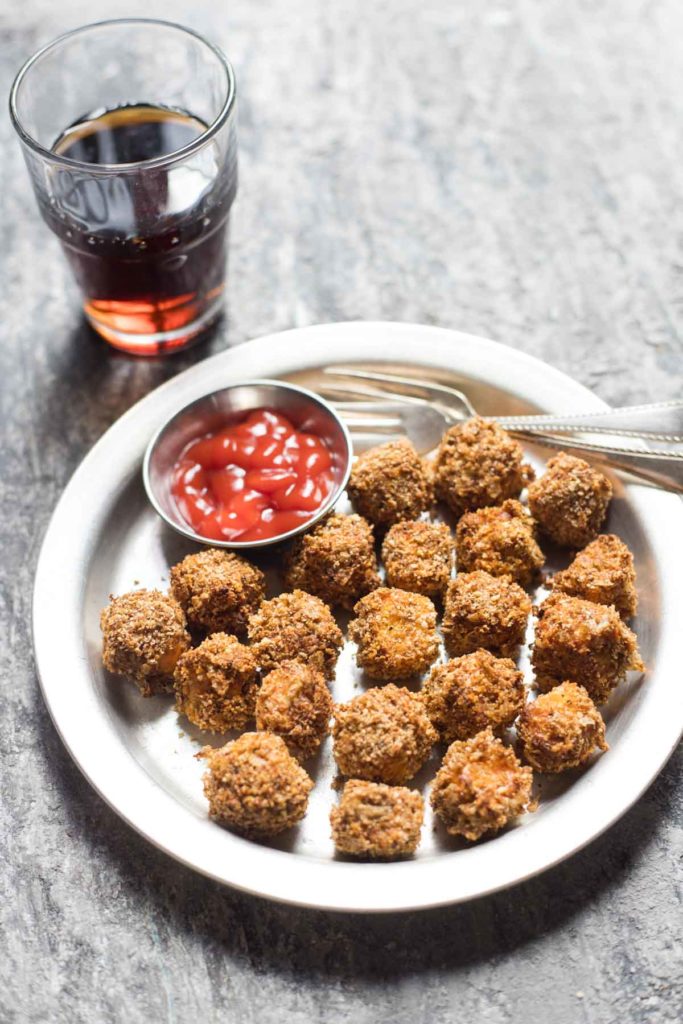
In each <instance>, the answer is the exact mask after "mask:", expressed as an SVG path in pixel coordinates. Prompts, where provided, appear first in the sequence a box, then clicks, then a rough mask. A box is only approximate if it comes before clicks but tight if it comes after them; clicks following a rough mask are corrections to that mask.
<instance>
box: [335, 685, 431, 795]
mask: <svg viewBox="0 0 683 1024" xmlns="http://www.w3.org/2000/svg"><path fill="white" fill-rule="evenodd" d="M332 736H333V738H334V747H333V753H334V758H335V761H336V762H337V766H338V768H339V771H340V773H341V774H342V775H346V776H350V777H352V778H357V779H367V780H369V781H370V782H385V783H387V784H388V785H400V784H402V783H404V782H408V780H409V779H412V777H413V775H415V774H416V773H417V772H418V771H419V770H420V768H421V767H422V765H423V764H424V763H425V761H426V760H427V758H428V757H429V753H430V751H431V749H432V746H433V745H434V743H435V742H436V739H437V735H436V732H435V730H434V727H433V726H432V723H431V722H430V721H429V718H428V717H427V713H426V711H425V709H424V706H423V704H422V700H421V699H420V697H419V695H418V694H415V693H411V691H410V690H407V689H405V688H404V687H399V686H394V684H393V683H389V684H388V685H387V686H383V687H376V688H375V689H372V690H368V691H367V692H366V693H363V694H361V695H360V696H359V697H354V699H353V700H351V701H349V702H348V704H337V706H336V707H335V712H334V724H333V726H332Z"/></svg>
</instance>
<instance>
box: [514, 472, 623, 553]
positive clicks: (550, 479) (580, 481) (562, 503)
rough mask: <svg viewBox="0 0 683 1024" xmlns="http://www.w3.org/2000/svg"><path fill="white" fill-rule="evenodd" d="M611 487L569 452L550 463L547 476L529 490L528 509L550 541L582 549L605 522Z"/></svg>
mask: <svg viewBox="0 0 683 1024" xmlns="http://www.w3.org/2000/svg"><path fill="white" fill-rule="evenodd" d="M611 499H612V484H611V483H610V481H609V480H608V479H607V477H606V476H605V474H604V473H600V472H599V470H597V469H594V468H593V467H592V466H589V465H588V463H587V462H584V460H583V459H577V458H576V456H574V455H568V454H567V452H560V453H559V454H558V455H554V456H553V457H552V459H550V460H549V461H548V464H547V465H546V468H545V473H544V474H543V476H542V477H540V478H539V479H538V480H536V481H535V483H533V484H531V486H530V487H529V508H530V509H531V512H532V514H533V516H534V518H535V519H536V520H537V522H538V524H539V526H540V527H541V529H542V530H543V532H544V533H546V534H547V535H548V536H549V537H550V538H551V540H554V541H555V543H556V544H561V545H563V546H564V547H568V548H582V547H585V545H586V544H588V543H589V542H590V541H592V540H594V539H595V537H596V536H597V535H598V532H599V530H600V528H601V526H602V524H603V523H604V521H605V516H606V515H607V508H608V506H609V503H610V501H611Z"/></svg>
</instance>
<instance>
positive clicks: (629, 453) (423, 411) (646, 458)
mask: <svg viewBox="0 0 683 1024" xmlns="http://www.w3.org/2000/svg"><path fill="white" fill-rule="evenodd" d="M431 386H432V385H430V387H431ZM434 387H436V388H440V387H443V386H440V385H435V386H434ZM318 390H320V391H321V393H322V394H323V395H324V396H325V397H327V398H329V399H331V400H332V401H333V402H334V405H335V408H336V409H337V410H338V411H339V412H340V413H341V414H342V416H343V418H344V420H345V422H346V424H347V425H348V427H349V429H350V430H351V433H352V434H353V439H354V446H355V447H356V450H357V451H363V450H366V449H367V448H371V447H373V446H374V445H377V444H381V443H382V442H384V441H388V440H391V439H392V438H395V437H400V436H404V437H409V438H410V440H411V441H412V443H413V444H414V445H415V448H416V449H417V451H418V452H419V453H420V454H426V453H427V452H430V451H432V450H433V449H434V448H435V447H436V446H437V445H438V443H439V441H440V440H441V437H442V435H443V433H444V432H445V431H446V430H447V429H448V428H449V427H451V426H453V425H455V424H456V423H462V422H463V421H464V420H465V419H467V418H469V417H470V416H472V415H475V413H474V410H473V409H472V406H471V404H470V403H469V401H468V400H467V399H466V397H465V396H464V395H462V396H461V397H462V400H463V402H464V403H465V406H466V408H468V409H469V410H472V411H471V412H469V413H468V415H467V416H465V415H464V414H463V410H462V409H461V408H456V409H455V410H453V409H451V408H450V407H448V406H446V405H444V404H442V402H439V401H425V399H424V398H419V397H416V396H411V395H406V394H402V395H393V394H391V393H390V392H387V391H386V390H380V389H378V388H373V387H371V386H369V385H365V384H363V385H357V386H354V388H353V389H349V387H348V386H347V387H344V386H343V385H338V384H334V383H331V384H330V385H329V386H326V385H321V386H320V387H319V389H318ZM449 390H454V389H449ZM349 393H351V394H354V395H361V396H363V398H368V397H371V398H373V399H376V400H375V401H365V400H358V401H344V400H338V399H337V398H336V397H335V396H339V395H340V394H346V395H348V394H349ZM606 415H607V414H606ZM491 418H493V417H491ZM495 419H496V420H497V422H500V423H501V424H502V425H507V424H508V423H510V420H512V419H514V420H516V419H517V417H511V418H504V419H503V418H500V419H499V418H498V417H495ZM583 429H584V430H588V429H591V430H592V429H593V428H592V427H588V426H586V425H584V426H583ZM514 432H515V433H520V434H522V435H523V436H526V438H527V440H529V441H531V442H532V443H534V444H539V445H542V446H544V447H547V448H553V449H554V450H556V451H569V452H580V453H581V454H584V453H587V454H589V455H590V457H591V458H592V460H593V461H595V462H598V463H600V464H602V465H605V466H609V467H612V468H613V469H618V470H621V471H623V472H626V473H630V474H631V475H632V476H635V477H638V478H639V479H642V480H645V481H647V482H648V483H652V484H656V485H657V486H658V487H663V488H665V489H667V490H673V491H678V492H681V493H683V453H678V452H662V451H635V450H633V449H630V448H622V447H618V446H613V445H602V444H594V443H591V442H590V441H584V440H578V439H576V440H574V439H570V438H566V437H554V436H549V435H548V434H544V433H540V432H536V431H533V432H530V433H529V434H526V431H514ZM630 436H632V435H630ZM666 439H667V440H668V439H669V437H668V436H667V438H666Z"/></svg>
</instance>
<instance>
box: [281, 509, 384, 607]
mask: <svg viewBox="0 0 683 1024" xmlns="http://www.w3.org/2000/svg"><path fill="white" fill-rule="evenodd" d="M284 580H285V586H286V587H287V588H288V589H289V590H296V589H299V590H305V591H307V592H308V593H309V594H314V595H315V596H316V597H320V598H321V599H322V600H323V601H326V602H327V604H329V605H331V606H332V607H333V608H334V607H335V606H336V605H340V606H341V607H342V608H353V605H354V603H355V602H356V601H357V600H358V598H359V597H362V596H363V595H364V594H367V593H369V591H371V590H374V589H375V587H378V586H379V584H380V579H379V575H378V572H377V557H376V555H375V547H374V537H373V532H372V527H371V526H370V523H368V522H366V520H365V519H363V518H362V516H356V515H352V516H343V515H338V514H337V513H333V514H332V515H330V516H328V517H327V518H325V519H324V520H323V521H322V522H321V523H318V525H317V526H314V527H313V529H312V530H309V531H308V533H304V534H302V535H301V537H299V538H298V539H297V540H296V541H295V542H294V544H293V546H292V548H291V550H290V552H289V555H288V556H287V558H286V560H285V576H284Z"/></svg>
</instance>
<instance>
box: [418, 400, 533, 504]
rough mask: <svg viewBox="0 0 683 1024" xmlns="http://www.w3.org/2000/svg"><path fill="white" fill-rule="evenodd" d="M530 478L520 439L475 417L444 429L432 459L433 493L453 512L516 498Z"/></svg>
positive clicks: (531, 478)
mask: <svg viewBox="0 0 683 1024" xmlns="http://www.w3.org/2000/svg"><path fill="white" fill-rule="evenodd" d="M533 478H534V471H533V469H532V468H531V466H530V465H528V463H525V462H524V453H523V451H522V447H521V445H520V444H519V442H518V441H515V440H514V438H512V437H510V435H509V434H508V433H507V432H506V431H505V430H503V428H502V427H499V426H498V424H497V423H492V422H490V421H487V420H482V419H479V418H478V417H475V418H474V419H471V420H468V421H467V422H466V423H463V424H458V425H457V426H455V427H451V428H450V430H447V431H446V433H445V434H444V436H443V438H442V440H441V444H440V446H439V450H438V452H437V454H436V459H435V461H434V484H435V489H436V496H437V498H439V499H440V500H441V501H445V502H446V504H447V505H449V506H450V508H452V509H453V511H454V512H455V514H456V515H462V513H463V512H467V511H470V510H472V509H475V508H484V507H485V506H487V505H500V503H501V502H502V501H505V499H506V498H515V497H517V495H518V494H519V493H520V491H521V490H522V489H523V488H524V487H526V485H527V484H528V483H529V481H531V480H533Z"/></svg>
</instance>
